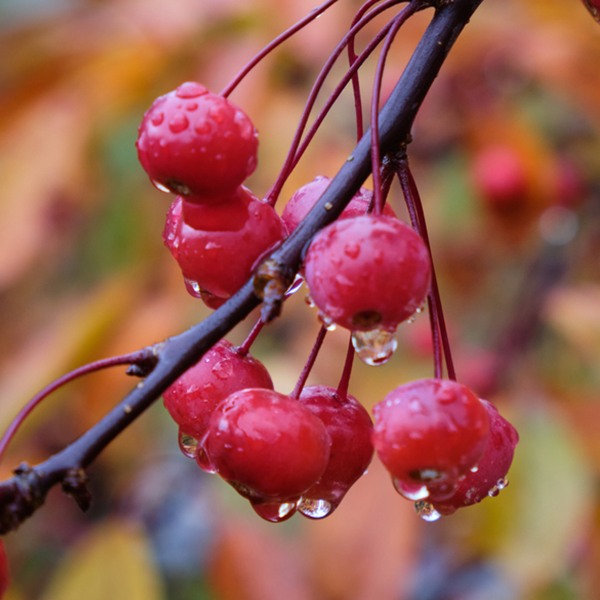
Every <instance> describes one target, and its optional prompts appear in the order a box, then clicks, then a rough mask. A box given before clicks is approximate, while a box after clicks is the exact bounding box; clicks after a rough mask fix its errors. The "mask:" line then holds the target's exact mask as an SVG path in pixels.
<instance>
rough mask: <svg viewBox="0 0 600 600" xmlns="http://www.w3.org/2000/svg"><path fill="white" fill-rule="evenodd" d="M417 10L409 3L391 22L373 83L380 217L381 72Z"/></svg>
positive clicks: (373, 145)
mask: <svg viewBox="0 0 600 600" xmlns="http://www.w3.org/2000/svg"><path fill="white" fill-rule="evenodd" d="M416 10H417V5H416V4H415V3H414V2H411V3H410V4H408V5H407V6H405V7H404V8H403V9H402V11H401V12H400V13H399V14H398V16H397V17H395V18H394V20H393V21H392V26H391V28H390V30H389V32H388V34H387V36H386V38H385V42H384V44H383V48H382V49H381V54H380V55H379V61H378V62H377V70H376V71H375V79H374V81H373V97H372V100H371V171H372V175H373V196H374V198H375V214H376V215H380V214H381V212H382V210H383V202H384V200H383V195H382V193H381V149H380V147H379V104H380V98H381V83H382V81H383V71H384V69H385V63H386V60H387V56H388V53H389V51H390V48H391V47H392V42H393V41H394V38H395V37H396V34H397V33H398V30H399V29H400V27H402V25H403V24H404V23H405V22H406V20H407V19H408V18H409V17H410V16H411V15H412V14H414V12H415V11H416Z"/></svg>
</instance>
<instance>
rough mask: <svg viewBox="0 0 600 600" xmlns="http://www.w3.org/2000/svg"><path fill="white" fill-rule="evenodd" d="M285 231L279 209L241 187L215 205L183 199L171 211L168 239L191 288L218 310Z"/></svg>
mask: <svg viewBox="0 0 600 600" xmlns="http://www.w3.org/2000/svg"><path fill="white" fill-rule="evenodd" d="M286 233H287V232H286V229H285V226H284V224H283V221H282V220H281V219H280V218H279V216H278V215H277V213H276V212H275V210H274V209H273V208H272V207H271V206H270V205H268V204H267V203H266V202H262V201H261V200H259V199H258V198H256V197H255V196H254V195H252V193H251V192H250V191H249V190H247V189H246V188H244V187H243V186H240V187H239V188H238V189H237V191H236V193H235V194H234V195H233V196H231V197H230V198H228V199H227V200H224V201H223V202H221V203H220V204H215V205H202V204H193V203H190V202H187V201H186V200H184V199H183V198H181V197H178V198H177V199H176V200H175V202H173V204H172V205H171V208H170V209H169V212H168V213H167V222H166V225H165V229H164V231H163V239H164V242H165V244H166V246H167V247H168V248H169V250H170V251H171V254H172V255H173V256H174V258H175V259H176V260H177V262H178V263H179V266H180V267H181V270H182V272H183V277H184V279H185V280H186V286H187V288H188V291H189V292H190V293H191V294H192V295H193V296H195V297H201V298H202V299H203V300H204V302H205V303H206V304H207V305H208V306H209V307H210V308H218V307H219V306H221V305H222V304H223V303H224V302H225V301H226V300H228V299H229V298H230V297H231V296H233V294H235V293H236V292H237V291H238V290H239V289H240V288H241V287H242V286H243V285H244V283H246V281H247V280H248V279H249V277H250V275H251V273H252V271H253V269H254V268H255V267H256V266H257V263H258V262H259V261H260V259H261V258H262V257H264V256H265V255H266V254H267V253H268V252H269V251H271V250H273V249H274V248H275V247H276V246H277V245H278V244H280V243H281V241H282V240H283V239H284V238H285V236H286Z"/></svg>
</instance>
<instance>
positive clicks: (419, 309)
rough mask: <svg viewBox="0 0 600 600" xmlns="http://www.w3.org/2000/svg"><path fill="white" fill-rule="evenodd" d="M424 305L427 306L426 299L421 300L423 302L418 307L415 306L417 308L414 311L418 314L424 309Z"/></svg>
mask: <svg viewBox="0 0 600 600" xmlns="http://www.w3.org/2000/svg"><path fill="white" fill-rule="evenodd" d="M426 306H427V301H426V300H423V302H422V303H421V306H419V308H417V310H416V311H415V312H416V313H417V314H419V315H420V314H421V313H422V312H423V311H424V310H425V307H426Z"/></svg>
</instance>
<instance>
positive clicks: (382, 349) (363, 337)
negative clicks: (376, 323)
mask: <svg viewBox="0 0 600 600" xmlns="http://www.w3.org/2000/svg"><path fill="white" fill-rule="evenodd" d="M352 345H353V346H354V349H355V350H356V353H357V354H358V357H359V358H360V359H361V360H362V361H363V362H364V363H366V364H367V365H371V366H376V365H382V364H384V363H386V362H387V361H388V360H389V359H390V358H391V356H392V354H394V351H395V350H396V348H397V347H398V340H397V339H396V332H395V331H385V330H383V329H371V330H370V331H353V332H352Z"/></svg>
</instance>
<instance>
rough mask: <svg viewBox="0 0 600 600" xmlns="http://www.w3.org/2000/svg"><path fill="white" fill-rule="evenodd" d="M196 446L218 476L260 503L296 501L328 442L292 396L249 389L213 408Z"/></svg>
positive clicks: (325, 456)
mask: <svg viewBox="0 0 600 600" xmlns="http://www.w3.org/2000/svg"><path fill="white" fill-rule="evenodd" d="M202 446H203V449H204V451H205V452H206V455H207V456H208V458H209V460H210V462H211V464H212V465H213V466H214V467H215V469H216V470H217V472H218V473H219V475H220V476H221V477H222V478H223V479H225V480H226V481H228V482H229V483H230V484H231V485H232V486H233V487H234V488H235V489H236V490H237V491H238V492H239V493H240V494H241V495H242V496H244V497H245V498H248V499H249V500H250V501H251V502H252V503H253V504H256V505H260V504H277V503H295V502H297V501H298V499H299V498H300V496H302V494H303V493H304V492H306V490H308V489H309V488H310V487H311V486H313V485H314V484H315V483H316V482H317V481H318V479H319V477H321V475H322V474H323V472H324V471H325V468H326V467H327V463H328V461H329V448H330V446H331V440H330V438H329V435H328V434H327V430H326V428H325V425H324V424H323V422H322V421H321V420H320V419H319V418H318V417H317V416H315V415H314V414H313V413H312V412H311V411H310V410H309V409H308V408H306V407H305V406H303V405H302V404H301V403H300V402H298V401H297V400H293V399H292V398H290V397H289V396H285V395H283V394H280V393H278V392H275V391H273V390H265V389H252V388H251V389H246V390H241V391H239V392H234V393H233V394H232V395H231V396H229V397H228V398H227V399H226V400H224V401H223V402H222V403H221V404H220V405H219V406H218V407H217V408H216V410H215V411H214V412H213V414H212V416H211V418H210V423H209V428H208V431H207V433H206V436H205V438H204V440H203V442H202Z"/></svg>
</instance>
